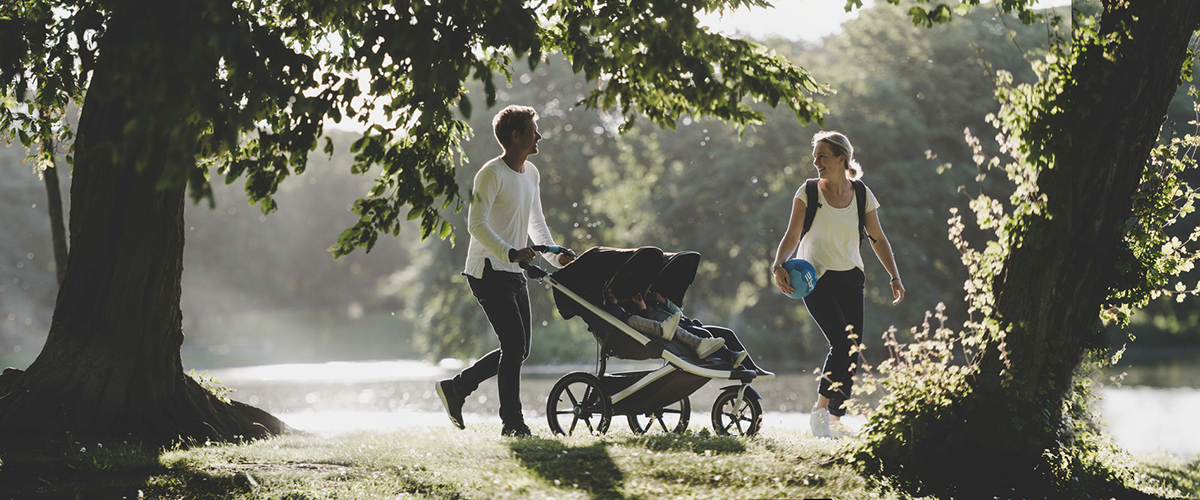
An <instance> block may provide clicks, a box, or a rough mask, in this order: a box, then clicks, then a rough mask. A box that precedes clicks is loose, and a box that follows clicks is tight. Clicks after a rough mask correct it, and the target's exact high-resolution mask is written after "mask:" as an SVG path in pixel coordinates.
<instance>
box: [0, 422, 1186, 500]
mask: <svg viewBox="0 0 1200 500" xmlns="http://www.w3.org/2000/svg"><path fill="white" fill-rule="evenodd" d="M499 431H500V429H499V426H498V424H491V425H489V424H482V425H477V426H473V427H472V428H470V429H468V430H466V431H460V430H457V429H453V428H449V427H432V428H430V427H413V428H406V429H400V430H395V431H390V432H360V433H346V434H337V435H332V436H316V435H303V434H296V435H288V436H280V437H277V438H272V439H266V440H260V441H255V442H250V443H244V444H219V445H218V444H198V445H195V446H191V447H178V446H177V447H174V448H171V449H166V450H158V449H153V448H148V447H146V446H144V445H139V444H129V443H124V442H113V443H83V442H79V443H76V442H74V441H59V442H52V443H43V444H41V445H40V446H39V447H38V449H36V450H30V451H20V452H5V453H2V454H0V460H2V462H0V498H9V497H13V498H25V497H29V496H34V495H38V496H39V497H47V498H76V497H79V496H82V497H86V498H113V499H117V498H129V499H134V498H188V499H208V498H222V499H225V498H234V499H250V498H274V499H293V500H294V499H310V498H312V499H315V498H387V499H395V498H436V499H491V498H533V499H538V498H556V499H657V498H731V499H732V498H839V499H866V498H902V496H901V495H897V494H895V493H890V492H881V491H878V490H875V489H872V488H869V487H868V486H867V483H866V481H865V480H864V479H863V478H862V477H860V476H859V475H858V474H857V473H856V472H855V470H854V469H852V468H850V467H849V466H847V465H843V464H840V463H838V462H837V461H835V460H831V457H833V456H834V454H835V453H836V452H837V451H838V450H839V447H840V446H842V444H840V443H838V442H834V441H830V440H818V439H813V438H811V437H810V436H808V434H807V433H806V432H803V431H795V430H764V432H763V433H762V434H761V435H759V436H758V437H755V438H751V439H734V438H728V437H716V436H712V435H709V434H708V433H707V432H705V431H702V432H701V433H699V434H685V435H662V434H658V435H650V436H637V435H634V434H631V433H629V432H628V431H625V430H620V431H616V430H615V431H614V432H612V433H610V434H608V435H607V436H605V437H603V438H599V437H592V436H582V437H550V436H548V435H542V436H537V437H533V438H526V439H513V438H502V437H500V436H499ZM543 432H544V431H543ZM1138 466H1139V470H1140V471H1142V473H1140V474H1139V476H1140V477H1139V482H1140V483H1141V484H1142V486H1143V488H1144V489H1151V488H1157V491H1156V492H1157V493H1159V494H1160V495H1161V494H1165V495H1166V496H1181V495H1182V496H1190V497H1191V498H1196V497H1197V491H1198V490H1197V487H1198V486H1200V468H1198V463H1197V462H1196V461H1188V460H1183V459H1180V458H1179V457H1174V456H1169V455H1162V456H1151V457H1145V458H1144V459H1140V460H1139V462H1138ZM1172 491H1173V492H1174V493H1171V492H1172Z"/></svg>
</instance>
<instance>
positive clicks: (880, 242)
mask: <svg viewBox="0 0 1200 500" xmlns="http://www.w3.org/2000/svg"><path fill="white" fill-rule="evenodd" d="M875 212H876V211H875V210H872V211H870V212H867V223H866V226H867V234H870V235H871V237H872V238H875V242H874V243H872V244H871V249H872V250H875V256H876V257H879V263H880V264H883V268H884V269H887V272H888V275H890V276H891V277H892V283H891V285H892V298H893V299H894V300H892V305H896V304H899V303H900V301H902V300H904V283H902V282H901V281H900V271H899V270H898V269H896V257H895V256H894V255H893V254H892V244H891V243H888V240H887V236H885V235H884V234H883V227H882V226H880V225H879V214H877V213H875Z"/></svg>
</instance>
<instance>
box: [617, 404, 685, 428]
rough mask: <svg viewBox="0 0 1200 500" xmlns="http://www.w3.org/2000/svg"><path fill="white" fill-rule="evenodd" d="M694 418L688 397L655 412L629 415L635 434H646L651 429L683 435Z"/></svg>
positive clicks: (630, 424) (630, 426)
mask: <svg viewBox="0 0 1200 500" xmlns="http://www.w3.org/2000/svg"><path fill="white" fill-rule="evenodd" d="M691 417H692V403H691V402H690V401H688V398H687V396H684V397H683V399H680V400H679V401H676V402H674V403H671V404H669V405H666V406H664V407H662V408H659V409H657V410H654V411H649V412H646V413H640V414H637V415H629V416H627V417H626V418H628V419H629V428H630V429H632V430H633V433H634V434H645V433H646V432H647V431H650V430H651V429H660V430H662V431H663V432H673V433H675V434H682V433H683V431H686V430H687V427H688V421H689V420H690V419H691Z"/></svg>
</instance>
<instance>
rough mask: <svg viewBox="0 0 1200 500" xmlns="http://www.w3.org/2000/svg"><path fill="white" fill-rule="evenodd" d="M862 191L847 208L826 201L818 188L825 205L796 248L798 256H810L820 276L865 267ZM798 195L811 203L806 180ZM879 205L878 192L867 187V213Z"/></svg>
mask: <svg viewBox="0 0 1200 500" xmlns="http://www.w3.org/2000/svg"><path fill="white" fill-rule="evenodd" d="M857 196H858V194H857V193H855V194H854V196H851V197H850V204H849V205H846V208H836V207H834V206H832V205H830V204H829V202H827V201H825V194H824V193H822V192H821V190H820V189H818V190H817V198H818V201H819V202H820V203H821V207H820V208H818V209H817V214H816V216H815V217H813V223H812V227H811V228H809V230H808V234H806V235H804V238H803V239H801V240H800V248H798V249H797V250H796V258H797V259H804V260H807V261H808V262H809V263H811V264H812V265H813V267H814V268H815V269H816V270H817V278H818V279H820V277H821V276H822V275H824V274H825V271H849V270H851V269H854V268H856V267H857V268H859V269H862V268H863V260H862V253H861V252H859V240H858V200H857V199H856V198H855V197H857ZM796 198H799V199H800V201H803V202H804V205H805V206H808V205H809V202H808V193H806V192H805V189H804V184H801V185H800V189H798V190H796ZM877 208H879V200H876V199H875V193H872V192H871V188H869V187H868V188H867V207H866V211H865V212H864V214H863V215H864V217H865V216H866V213H869V212H870V211H872V210H875V209H877Z"/></svg>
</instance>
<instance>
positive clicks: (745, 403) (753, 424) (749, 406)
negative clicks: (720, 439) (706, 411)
mask: <svg viewBox="0 0 1200 500" xmlns="http://www.w3.org/2000/svg"><path fill="white" fill-rule="evenodd" d="M748 392H749V391H747V393H746V394H743V395H742V398H741V401H738V389H737V388H730V389H726V390H725V392H722V393H721V395H720V396H718V397H717V401H716V402H714V403H713V409H712V426H713V430H714V431H716V433H717V434H718V435H721V436H729V435H733V436H753V435H755V434H757V433H758V429H759V427H761V426H762V405H760V404H759V403H758V399H757V398H755V397H753V396H751V395H750V394H749V393H748Z"/></svg>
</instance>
